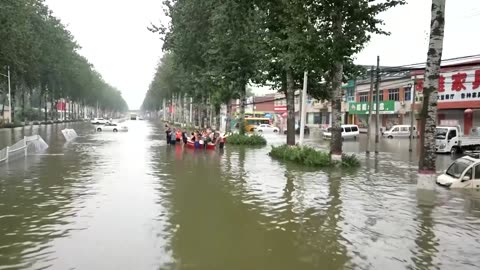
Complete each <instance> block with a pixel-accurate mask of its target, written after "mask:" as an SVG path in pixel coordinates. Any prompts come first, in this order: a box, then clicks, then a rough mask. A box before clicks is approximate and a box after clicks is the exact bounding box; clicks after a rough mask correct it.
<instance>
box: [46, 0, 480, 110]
mask: <svg viewBox="0 0 480 270" xmlns="http://www.w3.org/2000/svg"><path fill="white" fill-rule="evenodd" d="M447 2H448V3H447V11H446V16H447V17H446V28H445V43H444V54H443V55H444V59H446V58H453V57H458V56H464V55H474V54H480V47H479V44H480V37H479V36H478V35H477V32H478V31H477V26H478V25H480V0H454V1H453V0H447ZM46 3H47V4H48V6H49V7H50V8H51V10H53V12H54V15H55V16H57V17H59V18H60V19H61V20H62V22H63V23H64V24H66V25H67V28H68V29H69V30H70V31H71V32H72V34H73V35H74V36H75V39H76V40H77V42H78V43H79V44H80V45H81V46H82V49H81V50H80V53H81V54H82V55H84V56H86V57H87V58H88V59H89V61H90V62H91V63H92V64H93V65H94V66H95V67H96V69H97V70H98V71H99V72H100V73H101V74H102V75H103V78H104V79H105V80H106V81H107V82H108V83H109V84H111V85H113V86H115V87H117V88H118V89H119V90H121V91H122V94H123V96H124V98H125V99H126V101H127V102H128V105H129V107H130V109H137V108H139V107H140V105H141V104H142V101H143V98H144V96H145V92H146V91H147V89H148V86H149V84H150V81H151V80H152V77H153V74H154V71H155V66H156V63H157V61H158V59H159V58H160V56H161V54H162V51H161V47H162V43H161V41H160V39H159V38H158V36H157V35H155V34H152V33H151V32H149V31H148V30H147V26H149V25H150V23H151V22H153V23H155V24H158V23H159V22H160V21H163V22H165V21H166V19H165V18H164V17H163V12H162V9H163V8H162V0H136V1H132V0H46ZM430 5H431V0H408V5H406V6H401V7H397V8H394V9H392V10H389V11H387V12H386V13H385V14H383V15H382V16H381V17H382V18H383V19H384V20H385V26H384V29H385V30H387V31H389V32H391V35H390V36H380V37H377V36H376V37H374V38H373V39H372V41H371V42H370V43H369V44H368V45H367V47H366V48H365V50H364V51H363V52H362V53H360V54H359V55H358V56H357V61H356V62H357V63H358V64H363V65H372V64H375V62H376V56H377V55H380V56H381V65H404V64H412V63H418V62H422V61H425V60H426V51H427V45H428V32H429V21H430ZM258 92H265V90H258Z"/></svg>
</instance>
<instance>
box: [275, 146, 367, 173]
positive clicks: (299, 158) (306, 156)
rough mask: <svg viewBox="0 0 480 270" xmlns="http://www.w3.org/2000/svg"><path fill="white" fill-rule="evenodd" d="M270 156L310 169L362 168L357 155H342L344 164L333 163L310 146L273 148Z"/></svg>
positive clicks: (325, 155) (326, 154) (326, 155)
mask: <svg viewBox="0 0 480 270" xmlns="http://www.w3.org/2000/svg"><path fill="white" fill-rule="evenodd" d="M269 155H270V156H271V157H273V158H276V159H281V160H286V161H292V162H295V163H298V164H303V165H305V166H309V167H330V166H334V165H337V164H339V165H341V166H342V167H346V168H356V167H359V166H360V161H359V160H358V159H357V157H356V156H355V155H342V162H340V163H337V162H335V161H332V160H331V158H330V155H329V154H328V153H325V152H321V151H318V150H315V149H313V148H311V147H308V146H302V147H299V146H288V145H286V144H285V145H281V146H277V147H275V146H272V150H271V151H270V153H269Z"/></svg>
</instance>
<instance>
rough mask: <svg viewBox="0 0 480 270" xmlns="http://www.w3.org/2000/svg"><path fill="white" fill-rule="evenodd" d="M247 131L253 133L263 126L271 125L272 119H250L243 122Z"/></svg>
mask: <svg viewBox="0 0 480 270" xmlns="http://www.w3.org/2000/svg"><path fill="white" fill-rule="evenodd" d="M243 123H244V125H245V131H247V132H253V131H254V129H255V128H256V127H257V126H259V125H261V124H271V120H270V118H265V117H249V118H245V120H243Z"/></svg>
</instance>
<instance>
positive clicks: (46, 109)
mask: <svg viewBox="0 0 480 270" xmlns="http://www.w3.org/2000/svg"><path fill="white" fill-rule="evenodd" d="M44 105H45V122H47V120H48V96H47V93H45V104H44Z"/></svg>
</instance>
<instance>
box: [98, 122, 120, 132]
mask: <svg viewBox="0 0 480 270" xmlns="http://www.w3.org/2000/svg"><path fill="white" fill-rule="evenodd" d="M95 130H96V131H97V132H102V131H112V132H119V131H128V127H127V126H121V125H119V124H117V123H106V124H105V125H104V126H98V127H96V128H95Z"/></svg>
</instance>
